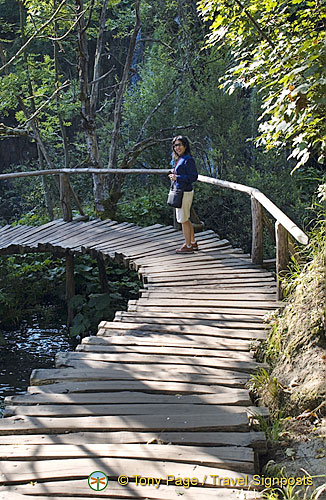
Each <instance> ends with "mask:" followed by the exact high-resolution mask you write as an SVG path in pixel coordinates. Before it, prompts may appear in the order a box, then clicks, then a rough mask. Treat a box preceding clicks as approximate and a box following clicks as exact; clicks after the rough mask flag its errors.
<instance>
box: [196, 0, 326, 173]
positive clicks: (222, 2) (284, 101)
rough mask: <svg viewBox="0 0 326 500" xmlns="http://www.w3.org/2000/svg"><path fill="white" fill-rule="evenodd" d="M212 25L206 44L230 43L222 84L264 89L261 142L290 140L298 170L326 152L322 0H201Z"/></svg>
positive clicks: (325, 13) (325, 19)
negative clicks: (227, 65) (226, 68)
mask: <svg viewBox="0 0 326 500" xmlns="http://www.w3.org/2000/svg"><path fill="white" fill-rule="evenodd" d="M198 9H199V12H200V14H201V16H203V18H204V19H205V21H207V22H209V23H210V31H209V35H208V37H207V44H206V46H212V45H218V46H219V47H222V46H223V47H227V48H228V49H229V50H230V52H231V56H232V57H231V62H230V68H229V70H228V71H227V72H226V74H225V76H224V77H223V80H222V83H223V87H224V88H225V89H226V90H227V91H228V92H229V93H232V91H233V90H234V88H235V87H237V86H241V87H252V86H258V87H259V89H260V91H261V92H262V95H263V102H264V104H263V114H262V116H261V117H260V118H261V121H262V123H261V126H260V133H261V135H260V137H259V139H258V143H259V144H263V145H264V146H265V147H266V148H267V149H270V148H272V147H277V148H280V149H281V148H283V147H287V146H289V145H291V147H292V153H291V155H290V157H292V158H295V159H296V161H297V164H296V168H298V167H300V166H301V165H303V164H305V163H307V161H308V160H309V159H310V158H313V159H314V161H318V162H320V163H323V162H324V161H325V152H326V113H325V110H326V96H325V90H326V51H325V41H326V40H325V38H326V37H325V24H326V9H325V4H324V6H323V5H322V2H319V1H318V0H316V1H314V0H311V1H310V0H309V1H308V0H278V1H275V0H259V2H258V0H243V1H241V2H240V1H239V0H235V1H234V2H232V3H230V2H228V1H226V0H200V2H199V4H198Z"/></svg>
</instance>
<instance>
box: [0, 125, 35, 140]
mask: <svg viewBox="0 0 326 500" xmlns="http://www.w3.org/2000/svg"><path fill="white" fill-rule="evenodd" d="M28 135H30V130H28V129H27V128H20V127H14V128H13V127H7V125H5V124H4V123H0V136H3V137H24V136H25V137H26V136H28Z"/></svg>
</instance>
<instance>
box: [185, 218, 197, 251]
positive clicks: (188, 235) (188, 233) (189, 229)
mask: <svg viewBox="0 0 326 500" xmlns="http://www.w3.org/2000/svg"><path fill="white" fill-rule="evenodd" d="M182 232H183V235H184V237H185V240H186V245H187V246H188V247H191V242H192V241H195V235H194V226H193V225H192V223H191V222H190V220H187V222H182Z"/></svg>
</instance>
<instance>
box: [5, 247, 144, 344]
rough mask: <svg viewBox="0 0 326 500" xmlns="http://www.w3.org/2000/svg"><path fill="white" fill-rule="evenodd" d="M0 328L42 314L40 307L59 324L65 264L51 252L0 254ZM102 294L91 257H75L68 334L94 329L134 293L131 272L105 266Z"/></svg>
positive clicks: (136, 285) (134, 276)
mask: <svg viewBox="0 0 326 500" xmlns="http://www.w3.org/2000/svg"><path fill="white" fill-rule="evenodd" d="M0 261H1V266H0V318H1V323H0V327H1V328H4V329H10V328H16V327H17V326H18V325H19V324H21V323H22V322H25V321H26V322H28V321H30V320H31V318H34V317H38V318H43V319H44V316H45V315H46V309H45V307H46V308H47V309H50V311H51V310H56V311H57V313H58V314H57V316H56V321H58V318H60V321H62V322H64V319H63V318H64V315H65V312H64V311H65V309H66V306H65V264H64V260H63V259H55V258H54V257H53V256H51V255H46V256H43V255H38V256H36V255H35V254H24V255H17V256H11V257H1V258H0ZM107 278H108V287H109V288H108V292H107V293H101V289H100V283H99V276H98V268H97V263H96V261H94V260H92V259H91V258H90V257H89V256H83V257H76V259H75V286H76V295H75V296H74V297H73V298H72V300H71V306H72V307H73V309H74V311H75V318H74V321H73V324H72V328H71V335H79V334H84V333H96V329H97V326H98V323H99V321H101V320H108V321H109V320H111V319H112V318H113V316H114V313H115V311H116V310H118V309H125V308H126V305H127V302H128V300H129V299H132V298H136V297H137V296H138V290H139V288H140V284H139V281H138V279H137V273H135V272H132V271H130V270H128V269H127V268H125V267H120V266H118V265H116V264H111V265H110V266H109V267H108V268H107Z"/></svg>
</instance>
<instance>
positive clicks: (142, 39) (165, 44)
mask: <svg viewBox="0 0 326 500" xmlns="http://www.w3.org/2000/svg"><path fill="white" fill-rule="evenodd" d="M140 42H154V43H160V44H161V45H164V47H167V48H168V49H169V50H171V51H172V52H173V51H174V48H173V47H171V46H170V45H168V44H167V43H165V42H163V41H162V40H157V39H156V38H140V39H139V40H137V43H140Z"/></svg>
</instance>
